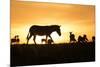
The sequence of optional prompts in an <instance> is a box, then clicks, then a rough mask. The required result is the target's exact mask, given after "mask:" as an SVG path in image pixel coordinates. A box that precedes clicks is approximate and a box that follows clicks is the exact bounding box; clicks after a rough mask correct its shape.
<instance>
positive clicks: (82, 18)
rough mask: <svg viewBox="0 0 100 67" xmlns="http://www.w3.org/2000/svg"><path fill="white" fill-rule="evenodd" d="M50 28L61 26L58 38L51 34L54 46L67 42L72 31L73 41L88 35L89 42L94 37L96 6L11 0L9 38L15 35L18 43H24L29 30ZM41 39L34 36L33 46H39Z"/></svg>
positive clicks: (54, 33)
mask: <svg viewBox="0 0 100 67" xmlns="http://www.w3.org/2000/svg"><path fill="white" fill-rule="evenodd" d="M53 24H56V25H61V33H62V35H61V37H59V36H58V35H57V34H56V32H53V33H52V34H51V36H52V37H53V40H54V41H55V42H56V43H61V42H68V41H69V32H71V31H72V32H73V33H74V34H75V36H76V39H77V37H78V36H79V35H83V34H87V37H88V39H89V40H91V37H92V36H94V35H95V6H93V5H75V4H56V3H41V2H22V1H16V0H11V38H12V37H14V35H16V34H17V35H19V37H20V40H21V43H26V36H27V34H28V30H29V28H30V26H32V25H53ZM42 37H43V38H44V36H37V39H36V42H37V43H40V42H41V41H40V40H41V38H42ZM30 43H33V41H32V39H31V40H30Z"/></svg>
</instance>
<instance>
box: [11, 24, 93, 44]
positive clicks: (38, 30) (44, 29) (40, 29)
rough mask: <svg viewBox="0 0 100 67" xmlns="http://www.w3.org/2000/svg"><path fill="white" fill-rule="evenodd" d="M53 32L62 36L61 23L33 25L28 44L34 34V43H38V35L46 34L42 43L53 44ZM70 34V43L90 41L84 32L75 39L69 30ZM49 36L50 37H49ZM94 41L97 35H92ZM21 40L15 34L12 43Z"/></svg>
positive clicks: (30, 29)
mask: <svg viewBox="0 0 100 67" xmlns="http://www.w3.org/2000/svg"><path fill="white" fill-rule="evenodd" d="M52 32H56V33H57V34H58V35H59V36H61V30H60V26H59V25H50V26H38V25H32V26H31V27H30V28H29V32H28V35H27V38H26V40H27V44H28V42H29V40H30V38H31V37H32V36H33V41H34V44H37V43H36V36H37V35H39V36H44V35H45V36H46V38H44V39H41V43H43V42H45V44H53V43H54V41H53V39H52V37H51V33H52ZM69 34H70V36H69V38H70V43H75V42H79V43H83V42H88V38H87V36H86V35H85V34H84V35H83V36H81V35H79V36H78V40H76V39H75V35H74V34H73V33H72V32H69ZM48 37H49V38H50V39H48ZM92 41H93V42H95V36H93V37H92ZM19 42H20V39H19V36H18V35H15V36H14V38H12V39H11V44H13V43H14V44H18V43H19Z"/></svg>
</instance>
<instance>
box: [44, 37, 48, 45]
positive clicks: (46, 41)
mask: <svg viewBox="0 0 100 67" xmlns="http://www.w3.org/2000/svg"><path fill="white" fill-rule="evenodd" d="M45 43H46V44H48V36H47V35H46V40H45Z"/></svg>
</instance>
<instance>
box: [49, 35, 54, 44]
mask: <svg viewBox="0 0 100 67" xmlns="http://www.w3.org/2000/svg"><path fill="white" fill-rule="evenodd" d="M49 37H50V39H51V40H52V42H53V43H54V41H53V39H52V37H51V36H50V35H49Z"/></svg>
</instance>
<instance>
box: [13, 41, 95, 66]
mask: <svg viewBox="0 0 100 67" xmlns="http://www.w3.org/2000/svg"><path fill="white" fill-rule="evenodd" d="M88 61H95V44H94V43H91V42H89V43H87V44H79V43H75V44H68V43H63V44H52V45H49V44H45V45H34V44H33V45H32V44H31V45H25V44H23V45H21V44H16V45H11V66H26V65H40V64H55V63H72V62H88Z"/></svg>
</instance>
